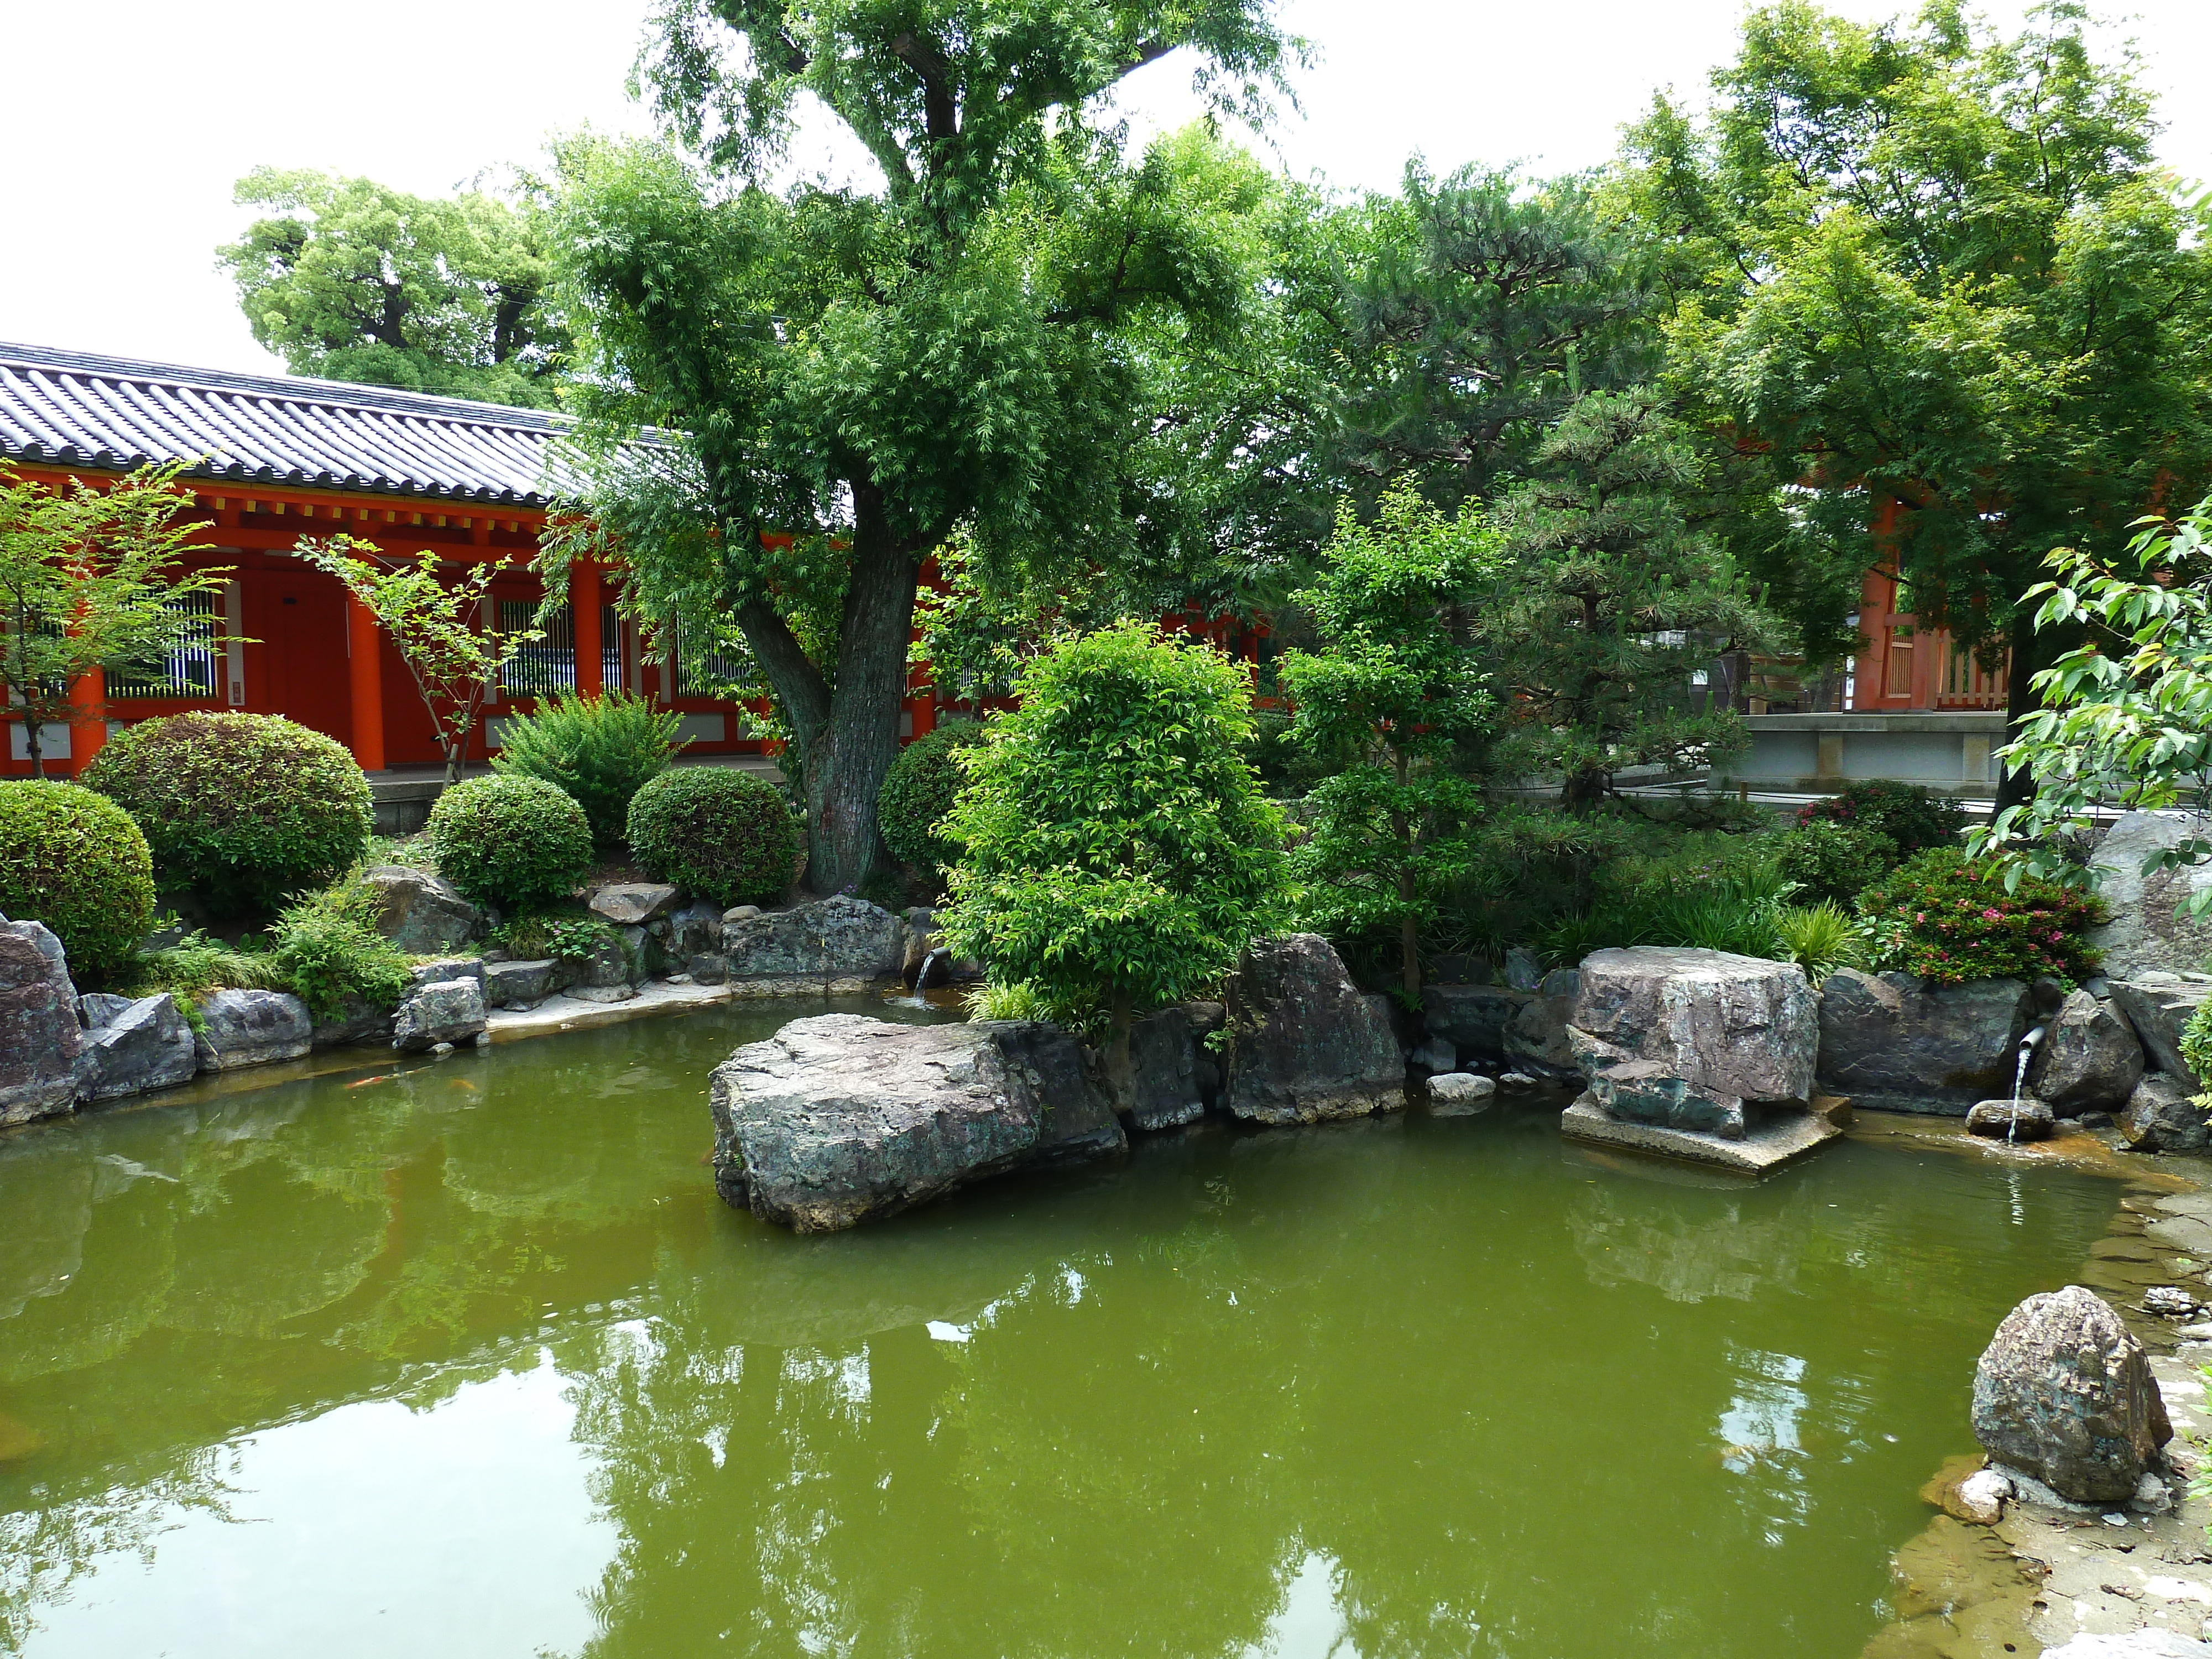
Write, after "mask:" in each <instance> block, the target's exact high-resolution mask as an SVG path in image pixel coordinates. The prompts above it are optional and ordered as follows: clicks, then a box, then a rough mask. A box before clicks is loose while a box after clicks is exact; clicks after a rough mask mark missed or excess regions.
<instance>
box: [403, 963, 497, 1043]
mask: <svg viewBox="0 0 2212 1659" xmlns="http://www.w3.org/2000/svg"><path fill="white" fill-rule="evenodd" d="M483 1029H484V986H483V980H482V979H481V978H477V977H471V978H465V979H441V980H437V981H433V982H432V983H430V984H428V985H424V986H420V987H416V990H415V991H414V992H413V993H412V994H410V995H409V997H408V998H407V1000H405V1001H404V1002H403V1003H401V1004H400V1005H399V1012H398V1014H396V1015H395V1016H393V1018H392V1047H393V1048H397V1049H398V1050H400V1051H401V1052H402V1053H403V1054H414V1053H418V1052H420V1051H421V1050H422V1049H424V1048H435V1047H437V1045H438V1044H440V1043H441V1042H454V1043H459V1042H471V1041H473V1040H474V1038H475V1036H476V1035H477V1032H479V1031H481V1030H483Z"/></svg>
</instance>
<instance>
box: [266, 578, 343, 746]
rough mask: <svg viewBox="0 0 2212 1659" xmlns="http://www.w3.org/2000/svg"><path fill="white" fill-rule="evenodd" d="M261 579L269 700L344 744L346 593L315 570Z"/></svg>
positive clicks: (299, 719)
mask: <svg viewBox="0 0 2212 1659" xmlns="http://www.w3.org/2000/svg"><path fill="white" fill-rule="evenodd" d="M264 580H266V581H267V583H268V596H267V601H266V608H265V610H264V616H265V617H267V621H265V622H264V623H263V624H262V627H263V629H264V632H263V634H262V636H261V637H262V640H263V641H264V645H265V647H266V654H267V661H268V664H269V699H270V702H271V703H272V704H274V705H275V707H276V712H277V713H278V714H283V715H284V716H286V717H287V718H288V719H290V720H297V721H299V722H300V724H301V725H302V726H313V727H314V728H315V730H316V731H318V732H325V733H326V734H328V735H329V736H331V737H333V738H337V740H338V741H339V742H340V743H344V742H345V741H346V740H347V739H348V738H350V737H351V736H352V735H353V691H352V685H351V682H350V681H349V678H348V677H347V670H346V628H345V592H344V590H343V588H341V587H340V586H338V583H337V578H336V577H335V576H325V575H324V574H322V573H321V572H320V571H319V570H300V571H291V570H284V571H277V572H274V573H272V574H270V576H268V577H267V578H265V579H264Z"/></svg>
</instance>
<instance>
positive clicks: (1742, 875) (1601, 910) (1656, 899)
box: [1543, 836, 1790, 968]
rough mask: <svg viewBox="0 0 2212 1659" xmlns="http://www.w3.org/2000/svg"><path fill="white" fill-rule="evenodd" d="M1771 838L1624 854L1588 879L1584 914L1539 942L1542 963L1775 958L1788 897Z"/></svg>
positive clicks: (1718, 839)
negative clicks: (1593, 955)
mask: <svg viewBox="0 0 2212 1659" xmlns="http://www.w3.org/2000/svg"><path fill="white" fill-rule="evenodd" d="M1778 852H1779V849H1778V848H1777V846H1776V844H1775V840H1774V838H1773V837H1771V836H1692V837H1687V838H1685V842H1684V844H1682V845H1680V847H1679V848H1676V849H1674V850H1671V851H1669V852H1666V853H1661V854H1649V853H1644V854H1637V853H1630V854H1626V855H1625V856H1617V857H1615V858H1614V859H1613V860H1612V861H1611V862H1609V863H1607V864H1604V865H1602V866H1600V867H1599V869H1598V870H1597V871H1596V872H1595V874H1594V876H1593V878H1592V883H1591V885H1592V889H1593V896H1592V899H1591V902H1590V904H1589V908H1587V909H1586V910H1583V911H1581V912H1578V913H1575V914H1571V915H1566V916H1564V917H1562V918H1561V919H1560V920H1559V921H1557V922H1555V923H1554V924H1553V926H1552V927H1550V928H1549V929H1548V930H1547V932H1546V933H1545V934H1544V936H1543V945H1544V950H1545V953H1546V955H1547V958H1548V959H1549V960H1550V961H1552V962H1553V963H1556V964H1557V965H1559V966H1560V967H1565V968H1571V967H1573V966H1574V965H1575V964H1576V963H1578V962H1580V961H1581V960H1582V958H1583V957H1584V956H1586V955H1588V954H1589V952H1590V951H1595V950H1601V949H1605V948H1607V947H1616V946H1623V945H1676V946H1686V947H1690V948H1693V949H1697V950H1705V951H1734V952H1735V954H1737V955H1738V956H1747V957H1773V958H1775V959H1777V960H1780V959H1782V958H1783V956H1784V951H1783V945H1782V939H1781V934H1780V933H1779V931H1778V928H1779V924H1780V921H1781V918H1782V915H1783V914H1784V908H1785V906H1784V899H1785V897H1786V896H1788V894H1789V891H1790V882H1789V879H1788V878H1786V877H1785V876H1784V874H1783V872H1782V867H1781V860H1780V858H1779V856H1778Z"/></svg>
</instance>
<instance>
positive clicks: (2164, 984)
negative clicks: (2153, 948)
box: [2112, 973, 2212, 1081]
mask: <svg viewBox="0 0 2212 1659" xmlns="http://www.w3.org/2000/svg"><path fill="white" fill-rule="evenodd" d="M2208 996H2212V984H2205V983H2203V982H2201V981H2196V980H2186V979H2183V978H2182V977H2181V976H2180V975H2178V974H2165V973H2151V974H2140V975H2136V977H2135V978H2134V979H2124V980H2114V981H2112V1001H2113V1004H2114V1005H2115V1006H2117V1007H2118V1009H2119V1011H2120V1012H2122V1013H2123V1014H2124V1015H2126V1016H2127V1021H2128V1024H2130V1025H2131V1026H2133V1027H2134V1028H2135V1034H2136V1038H2137V1039H2138V1040H2139V1041H2140V1042H2142V1051H2143V1066H2144V1069H2145V1070H2147V1071H2152V1072H2164V1073H2166V1075H2167V1076H2169V1077H2176V1078H2180V1079H2183V1080H2185V1081H2193V1080H2195V1079H2196V1077H2197V1074H2196V1073H2194V1072H2192V1071H2191V1069H2190V1067H2189V1062H2188V1061H2187V1060H2184V1059H2183V1058H2182V1057H2181V1034H2182V1032H2183V1031H2185V1030H2187V1029H2188V1027H2189V1022H2190V1020H2191V1018H2193V1017H2194V1016H2195V1014H2196V1012H2197V1009H2198V1008H2199V1007H2200V1006H2203V1002H2204V1000H2205V998H2207V997H2208Z"/></svg>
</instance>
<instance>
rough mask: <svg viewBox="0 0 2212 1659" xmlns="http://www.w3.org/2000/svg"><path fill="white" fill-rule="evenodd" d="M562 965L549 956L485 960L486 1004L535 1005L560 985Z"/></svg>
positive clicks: (526, 1006) (484, 985)
mask: <svg viewBox="0 0 2212 1659" xmlns="http://www.w3.org/2000/svg"><path fill="white" fill-rule="evenodd" d="M560 967H561V964H560V963H557V962H555V961H553V960H552V959H551V958H550V957H548V958H545V959H544V960H542V961H537V962H487V963H484V976H483V995H484V1002H485V1005H486V1006H489V1007H494V1008H535V1007H536V1006H538V1004H539V1003H541V1002H543V1001H544V1000H545V999H546V998H548V997H550V996H551V995H552V994H553V993H554V992H555V991H556V989H558V988H559V987H558V984H557V980H558V977H559V974H560Z"/></svg>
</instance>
